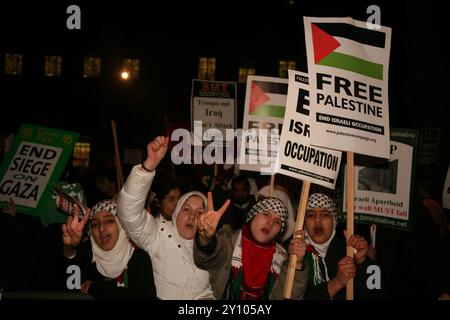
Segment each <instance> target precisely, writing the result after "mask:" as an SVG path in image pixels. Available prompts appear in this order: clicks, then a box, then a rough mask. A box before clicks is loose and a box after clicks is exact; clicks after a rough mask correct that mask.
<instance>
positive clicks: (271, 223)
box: [250, 212, 282, 243]
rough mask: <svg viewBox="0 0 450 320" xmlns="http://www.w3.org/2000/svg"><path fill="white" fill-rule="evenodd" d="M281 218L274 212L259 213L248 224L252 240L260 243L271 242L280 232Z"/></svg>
mask: <svg viewBox="0 0 450 320" xmlns="http://www.w3.org/2000/svg"><path fill="white" fill-rule="evenodd" d="M281 223H282V221H281V218H280V216H279V215H278V214H276V213H274V212H260V213H258V214H256V215H255V216H254V217H253V219H252V221H251V222H250V231H251V232H252V235H253V238H255V240H256V241H258V242H260V243H269V242H271V241H272V240H273V239H274V238H275V237H276V236H277V235H278V233H279V232H280V230H281Z"/></svg>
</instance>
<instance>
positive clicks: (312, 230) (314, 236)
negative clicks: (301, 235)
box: [305, 208, 334, 244]
mask: <svg viewBox="0 0 450 320" xmlns="http://www.w3.org/2000/svg"><path fill="white" fill-rule="evenodd" d="M333 223H334V222H333V215H332V214H331V212H330V211H329V210H327V209H325V208H314V209H308V210H307V211H306V216H305V228H306V231H308V235H309V237H310V238H311V240H312V241H314V242H315V243H317V244H322V243H325V242H327V241H328V239H330V237H331V234H332V233H333Z"/></svg>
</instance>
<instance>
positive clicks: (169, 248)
mask: <svg viewBox="0 0 450 320" xmlns="http://www.w3.org/2000/svg"><path fill="white" fill-rule="evenodd" d="M168 143H169V140H168V138H167V137H157V138H156V139H154V140H153V141H152V142H150V143H149V144H148V145H147V159H146V160H145V161H144V162H143V163H142V164H141V165H136V166H135V167H134V168H133V169H132V170H131V173H130V175H129V176H128V178H127V181H126V183H125V185H124V186H123V188H122V190H121V192H120V194H119V197H118V204H117V205H118V213H119V219H120V221H121V222H122V225H123V226H124V228H125V230H126V231H127V233H128V234H129V235H130V237H131V239H132V240H133V241H135V242H136V243H137V244H138V245H139V246H140V247H141V248H144V249H145V250H146V251H147V253H148V254H149V255H150V257H151V258H152V263H153V271H154V276H155V284H156V290H157V295H158V297H159V298H160V299H169V300H179V299H184V300H190V299H212V298H213V293H212V290H211V287H210V282H209V274H208V272H207V271H204V270H200V269H199V268H197V267H196V266H195V264H194V259H193V239H194V236H195V233H196V231H197V219H198V216H199V215H200V214H203V213H204V212H206V207H207V199H206V198H205V196H204V195H203V194H202V193H200V192H196V191H194V192H189V193H187V194H185V195H183V196H182V197H181V198H180V199H179V200H178V203H177V207H176V209H175V212H174V213H173V215H172V221H173V224H168V223H165V221H164V220H163V219H159V220H156V219H155V218H154V217H153V216H151V215H149V214H148V213H147V212H146V210H145V208H144V206H145V199H146V196H147V193H148V191H149V189H150V187H151V184H152V181H153V178H154V176H155V169H156V167H157V165H158V164H159V162H160V161H161V160H162V159H163V157H164V155H165V153H166V151H167V146H168ZM228 203H229V201H228Z"/></svg>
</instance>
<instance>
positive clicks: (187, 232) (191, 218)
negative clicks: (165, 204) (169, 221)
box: [176, 196, 206, 240]
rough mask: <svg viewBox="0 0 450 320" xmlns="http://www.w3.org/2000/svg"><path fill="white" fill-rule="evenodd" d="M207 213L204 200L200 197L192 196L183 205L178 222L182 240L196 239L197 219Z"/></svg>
mask: <svg viewBox="0 0 450 320" xmlns="http://www.w3.org/2000/svg"><path fill="white" fill-rule="evenodd" d="M205 212H206V210H205V205H204V202H203V199H202V198H200V197H198V196H191V197H189V198H188V199H187V200H186V201H185V202H184V203H183V206H182V207H181V209H180V212H179V213H178V216H177V221H176V224H177V230H178V233H179V234H180V236H181V237H182V238H184V239H186V240H191V239H194V236H195V232H196V231H197V218H198V216H199V215H200V214H202V213H205Z"/></svg>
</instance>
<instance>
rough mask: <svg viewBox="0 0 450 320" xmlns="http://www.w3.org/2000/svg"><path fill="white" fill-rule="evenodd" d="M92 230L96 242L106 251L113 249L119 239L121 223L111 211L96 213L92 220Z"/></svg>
mask: <svg viewBox="0 0 450 320" xmlns="http://www.w3.org/2000/svg"><path fill="white" fill-rule="evenodd" d="M91 232H92V237H93V238H94V241H95V243H96V244H97V245H98V246H99V247H100V248H101V249H102V250H104V251H110V250H112V249H113V248H114V247H115V246H116V243H117V240H118V239H119V225H118V224H117V220H116V217H114V215H113V214H112V213H111V212H108V211H101V212H99V213H96V214H95V216H94V217H93V218H92V221H91Z"/></svg>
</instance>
